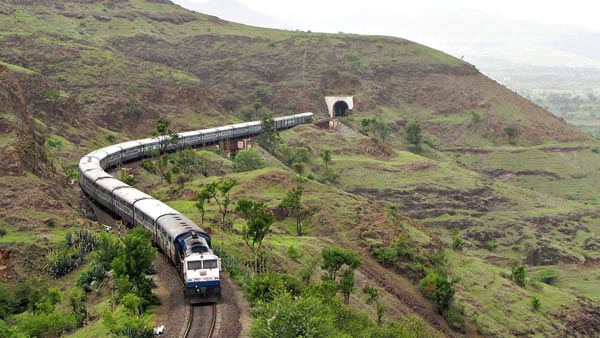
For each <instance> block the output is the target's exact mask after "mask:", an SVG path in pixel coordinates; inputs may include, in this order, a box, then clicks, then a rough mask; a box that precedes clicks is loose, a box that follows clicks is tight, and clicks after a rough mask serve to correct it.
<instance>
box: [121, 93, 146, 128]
mask: <svg viewBox="0 0 600 338" xmlns="http://www.w3.org/2000/svg"><path fill="white" fill-rule="evenodd" d="M123 113H124V115H125V117H127V118H128V119H131V120H132V121H133V127H134V128H137V126H138V123H139V121H140V117H141V116H142V109H141V108H140V107H139V106H138V105H137V104H136V103H135V100H134V99H133V98H130V99H129V100H128V101H127V103H126V104H125V111H124V112H123Z"/></svg>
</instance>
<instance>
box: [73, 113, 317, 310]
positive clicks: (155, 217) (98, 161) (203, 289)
mask: <svg viewBox="0 0 600 338" xmlns="http://www.w3.org/2000/svg"><path fill="white" fill-rule="evenodd" d="M312 117H313V113H303V114H296V115H290V116H285V117H278V118H274V119H273V122H274V126H275V129H277V130H282V129H287V128H291V127H294V126H296V125H299V124H303V123H309V122H310V121H312ZM261 132H262V128H261V122H259V121H254V122H248V123H239V124H233V125H227V126H223V127H218V128H211V129H203V130H196V131H189V132H184V133H179V134H178V136H179V138H178V140H177V143H175V144H169V145H167V146H166V149H164V151H167V152H172V151H176V150H178V149H184V148H186V147H198V146H205V145H210V144H214V143H218V142H221V141H224V140H232V139H239V138H247V137H251V136H256V135H259V134H261ZM160 148H161V146H160V143H159V139H158V138H146V139H141V140H137V141H129V142H124V143H119V144H116V145H112V146H108V147H105V148H102V149H99V150H96V151H93V152H91V153H89V154H87V155H85V156H84V157H83V158H82V159H81V160H80V161H79V185H80V186H81V188H82V190H83V191H84V192H85V193H86V194H87V195H88V196H89V197H90V198H92V199H93V200H95V201H96V202H98V203H99V204H101V205H102V206H104V207H105V208H106V209H108V210H109V211H110V212H112V213H113V214H114V215H116V216H118V217H120V218H121V219H123V220H124V221H125V222H127V223H128V224H130V225H134V226H142V227H144V228H146V229H147V230H148V231H150V233H151V234H152V241H153V242H154V243H155V244H156V245H157V246H158V247H159V248H160V250H162V252H163V253H165V255H166V256H167V257H168V258H169V261H170V262H171V263H172V264H173V265H174V266H175V267H176V269H177V271H178V272H179V275H180V278H181V280H182V282H183V285H184V290H185V295H186V297H188V298H189V299H190V302H193V301H197V300H200V301H215V300H216V299H218V297H219V295H220V293H221V279H220V271H221V260H220V258H219V257H218V256H216V255H215V254H214V253H213V251H212V245H211V238H210V235H209V234H207V233H206V232H204V231H203V230H202V229H201V228H200V227H198V226H197V225H196V224H195V223H194V222H192V221H191V220H190V219H189V218H187V217H186V216H184V215H182V214H181V213H179V212H178V211H177V210H175V209H173V208H171V207H169V206H168V205H166V204H165V203H163V202H161V201H159V200H157V199H155V198H153V197H152V196H150V195H147V194H145V193H143V192H142V191H139V190H137V189H135V188H133V187H131V186H130V185H127V184H125V183H123V182H121V181H119V180H117V179H116V178H114V177H113V176H111V175H109V174H108V173H106V171H105V170H106V169H108V168H111V167H114V166H117V165H120V164H121V163H124V162H128V161H133V160H137V159H140V158H143V157H146V156H149V155H150V154H151V153H152V152H156V151H157V150H159V149H160Z"/></svg>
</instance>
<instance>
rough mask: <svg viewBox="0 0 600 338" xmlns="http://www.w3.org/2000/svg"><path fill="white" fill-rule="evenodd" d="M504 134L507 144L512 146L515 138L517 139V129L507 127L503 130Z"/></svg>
mask: <svg viewBox="0 0 600 338" xmlns="http://www.w3.org/2000/svg"><path fill="white" fill-rule="evenodd" d="M504 133H505V134H506V137H507V138H508V143H510V144H514V143H515V138H516V137H517V129H516V128H515V127H512V126H509V127H506V128H504Z"/></svg>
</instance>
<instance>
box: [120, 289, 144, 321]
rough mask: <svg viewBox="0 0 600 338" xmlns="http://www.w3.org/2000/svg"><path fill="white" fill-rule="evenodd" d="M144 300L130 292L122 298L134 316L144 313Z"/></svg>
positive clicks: (124, 304) (122, 301) (122, 302)
mask: <svg viewBox="0 0 600 338" xmlns="http://www.w3.org/2000/svg"><path fill="white" fill-rule="evenodd" d="M142 302H143V300H142V299H141V298H140V297H138V296H137V295H135V294H133V293H128V294H126V295H125V296H123V298H122V299H121V304H123V306H124V307H125V308H126V309H127V310H129V313H130V314H131V315H133V316H136V315H137V316H140V315H142Z"/></svg>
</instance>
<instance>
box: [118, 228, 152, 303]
mask: <svg viewBox="0 0 600 338" xmlns="http://www.w3.org/2000/svg"><path fill="white" fill-rule="evenodd" d="M155 257H156V249H155V248H154V247H153V246H152V242H151V238H150V233H149V232H147V231H146V230H145V229H144V228H134V229H132V230H130V231H128V232H127V234H126V235H125V238H124V239H123V250H121V251H120V252H119V254H118V255H117V256H116V257H115V258H114V259H113V261H112V263H111V267H112V269H113V271H114V273H115V277H116V279H117V285H118V287H119V294H120V295H121V297H123V296H125V295H126V294H128V293H132V292H133V293H135V294H136V295H137V296H139V297H141V298H143V299H145V300H146V302H144V304H142V309H143V310H145V307H146V305H148V303H149V301H150V300H151V298H152V288H151V285H150V284H149V281H148V279H147V278H146V271H148V269H149V268H150V267H151V266H152V262H153V261H154V258H155Z"/></svg>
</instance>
